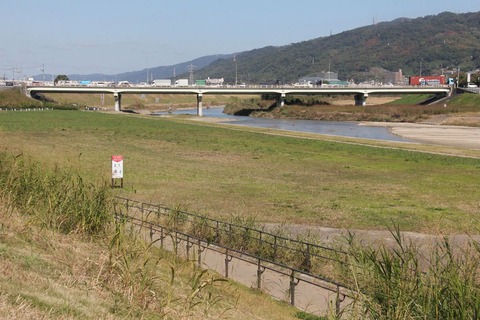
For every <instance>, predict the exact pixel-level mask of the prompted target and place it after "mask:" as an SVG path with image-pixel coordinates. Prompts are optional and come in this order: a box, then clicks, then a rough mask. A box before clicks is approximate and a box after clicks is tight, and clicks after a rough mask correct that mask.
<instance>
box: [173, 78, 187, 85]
mask: <svg viewBox="0 0 480 320" xmlns="http://www.w3.org/2000/svg"><path fill="white" fill-rule="evenodd" d="M175 86H176V87H188V79H178V80H177V81H175Z"/></svg>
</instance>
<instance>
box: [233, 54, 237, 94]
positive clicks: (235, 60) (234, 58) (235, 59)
mask: <svg viewBox="0 0 480 320" xmlns="http://www.w3.org/2000/svg"><path fill="white" fill-rule="evenodd" d="M233 62H234V63H235V87H236V86H237V57H236V55H235V54H233Z"/></svg>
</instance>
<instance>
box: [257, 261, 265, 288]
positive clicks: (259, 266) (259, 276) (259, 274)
mask: <svg viewBox="0 0 480 320" xmlns="http://www.w3.org/2000/svg"><path fill="white" fill-rule="evenodd" d="M261 261H262V260H260V259H258V263H257V289H261V288H262V274H263V273H264V272H265V267H262V264H261Z"/></svg>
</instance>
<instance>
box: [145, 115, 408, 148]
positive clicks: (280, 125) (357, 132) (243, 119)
mask: <svg viewBox="0 0 480 320" xmlns="http://www.w3.org/2000/svg"><path fill="white" fill-rule="evenodd" d="M196 112H197V111H196V109H183V110H173V111H171V112H159V113H154V114H153V115H157V116H162V115H168V114H172V115H173V114H190V115H196ZM203 117H204V118H215V119H217V122H219V123H222V122H223V123H228V124H234V125H240V126H249V127H261V128H270V129H279V130H289V131H296V132H309V133H318V134H325V135H332V136H342V137H353V138H362V139H373V140H385V141H400V142H413V140H412V139H409V138H406V137H402V136H399V135H396V134H393V133H392V132H391V131H390V130H389V128H387V127H382V126H375V125H371V126H369V125H361V123H359V122H350V121H347V122H343V121H318V120H296V119H270V118H254V117H248V116H233V115H229V114H224V113H223V107H210V108H208V109H206V108H204V109H203Z"/></svg>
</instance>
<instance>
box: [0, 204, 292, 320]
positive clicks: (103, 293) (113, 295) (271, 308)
mask: <svg viewBox="0 0 480 320" xmlns="http://www.w3.org/2000/svg"><path fill="white" fill-rule="evenodd" d="M0 221H2V222H1V224H0V288H1V290H0V318H1V319H139V318H147V319H154V318H159V317H160V315H161V314H164V317H163V318H164V319H239V318H245V317H246V318H250V319H253V318H255V319H271V317H272V316H273V317H274V318H275V319H294V317H293V314H294V312H295V310H294V309H292V308H290V307H288V306H285V305H282V304H280V303H277V302H275V301H272V300H271V299H270V298H269V297H267V296H266V295H263V294H259V293H256V292H251V291H250V290H248V289H246V288H245V287H243V286H238V285H236V284H233V283H230V282H221V283H219V285H218V286H217V285H212V286H210V288H207V289H209V291H211V293H212V294H213V297H214V299H215V300H212V301H213V302H215V303H210V304H208V303H207V302H202V303H200V304H199V305H198V306H196V307H192V305H191V303H190V302H189V301H190V300H189V299H191V295H192V279H193V278H194V277H195V273H193V271H192V270H193V269H192V265H191V264H190V263H188V262H185V261H183V262H182V261H178V260H175V259H173V258H172V257H171V256H169V254H166V253H165V252H161V251H159V250H158V249H151V250H147V251H142V250H141V248H145V247H146V245H142V244H141V243H140V242H139V241H138V240H134V241H130V242H129V243H130V246H126V247H124V250H123V251H122V253H124V255H119V256H112V251H111V250H110V249H109V246H108V241H109V239H107V238H106V239H90V240H89V239H85V238H82V237H80V236H78V235H73V234H70V235H62V234H58V233H56V232H53V231H50V230H48V229H40V228H38V227H37V226H36V224H35V223H34V222H33V221H31V220H29V218H28V217H25V216H22V215H20V214H19V213H18V212H16V211H15V210H11V209H8V208H6V207H5V205H4V202H3V201H2V200H0ZM112 234H113V233H112ZM130 240H132V238H130ZM139 250H140V251H141V252H143V253H144V255H142V256H141V257H140V259H134V256H135V252H139ZM165 255H167V256H169V257H168V258H167V257H166V256H165ZM112 259H113V260H112ZM147 259H151V260H152V261H153V260H157V261H159V263H158V264H157V266H156V268H155V269H154V270H152V269H150V272H153V273H151V274H149V273H146V272H145V271H144V270H143V268H145V263H146V261H147ZM112 261H116V262H117V264H119V265H122V261H123V262H125V261H128V263H129V264H128V266H129V267H128V268H127V269H128V270H127V269H125V267H126V265H125V264H123V267H124V269H122V270H123V273H119V272H118V269H115V268H113V269H112V265H111V263H112ZM148 261H150V260H148ZM134 266H137V267H134ZM172 270H174V271H175V277H174V281H173V282H171V279H172ZM129 272H130V273H129ZM196 274H197V277H198V273H196ZM142 275H143V276H150V277H151V278H150V279H149V281H152V282H153V283H154V285H153V286H151V287H150V289H149V291H141V290H139V288H141V283H140V281H137V282H136V283H135V284H128V281H126V279H127V278H131V279H132V280H135V279H137V280H138V279H142V278H138V277H139V276H142ZM203 277H204V278H201V279H204V280H205V281H208V279H209V277H211V278H212V279H215V278H218V277H219V276H218V275H215V274H209V275H204V276H203Z"/></svg>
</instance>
